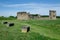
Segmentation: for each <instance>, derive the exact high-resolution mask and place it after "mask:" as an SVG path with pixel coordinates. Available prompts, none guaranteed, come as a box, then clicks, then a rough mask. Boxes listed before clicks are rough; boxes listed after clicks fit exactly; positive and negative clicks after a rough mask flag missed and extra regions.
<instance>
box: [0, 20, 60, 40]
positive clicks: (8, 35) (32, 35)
mask: <svg viewBox="0 0 60 40" xmlns="http://www.w3.org/2000/svg"><path fill="white" fill-rule="evenodd" d="M3 21H8V22H14V23H15V25H14V26H12V27H7V26H6V25H4V24H2V22H3ZM22 25H30V28H31V29H30V31H29V32H28V33H22V32H21V26H22ZM0 40H60V20H28V21H24V20H23V21H20V20H0Z"/></svg>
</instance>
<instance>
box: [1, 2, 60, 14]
mask: <svg viewBox="0 0 60 40" xmlns="http://www.w3.org/2000/svg"><path fill="white" fill-rule="evenodd" d="M2 6H3V7H8V8H15V9H16V10H17V11H27V12H30V13H37V14H41V15H49V10H56V11H57V15H60V11H59V10H60V4H38V3H27V4H4V5H2ZM13 10H14V9H13ZM15 12H16V11H15ZM15 12H14V11H12V15H14V14H13V13H15ZM10 13H11V12H10Z"/></svg>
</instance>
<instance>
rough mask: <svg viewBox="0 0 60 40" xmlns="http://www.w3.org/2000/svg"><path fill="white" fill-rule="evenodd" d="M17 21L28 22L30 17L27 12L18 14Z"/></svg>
mask: <svg viewBox="0 0 60 40" xmlns="http://www.w3.org/2000/svg"><path fill="white" fill-rule="evenodd" d="M17 19H18V20H28V19H29V15H28V13H27V12H17Z"/></svg>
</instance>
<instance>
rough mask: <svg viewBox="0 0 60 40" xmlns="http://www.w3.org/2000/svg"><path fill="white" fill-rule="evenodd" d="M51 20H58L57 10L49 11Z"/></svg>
mask: <svg viewBox="0 0 60 40" xmlns="http://www.w3.org/2000/svg"><path fill="white" fill-rule="evenodd" d="M49 19H52V20H54V19H56V11H55V10H49Z"/></svg>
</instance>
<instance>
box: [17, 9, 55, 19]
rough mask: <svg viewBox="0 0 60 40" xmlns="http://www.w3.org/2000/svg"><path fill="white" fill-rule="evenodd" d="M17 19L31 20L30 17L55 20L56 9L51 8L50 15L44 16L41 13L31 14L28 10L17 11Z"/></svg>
mask: <svg viewBox="0 0 60 40" xmlns="http://www.w3.org/2000/svg"><path fill="white" fill-rule="evenodd" d="M17 19H18V20H30V19H39V20H41V19H43V20H44V19H46V20H55V19H56V11H55V10H49V17H42V16H41V15H39V14H30V13H27V12H17Z"/></svg>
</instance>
